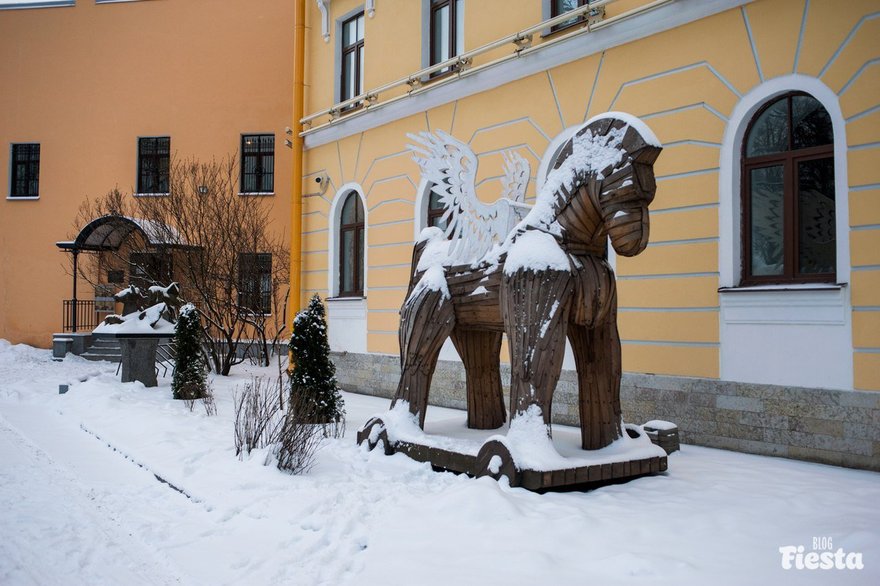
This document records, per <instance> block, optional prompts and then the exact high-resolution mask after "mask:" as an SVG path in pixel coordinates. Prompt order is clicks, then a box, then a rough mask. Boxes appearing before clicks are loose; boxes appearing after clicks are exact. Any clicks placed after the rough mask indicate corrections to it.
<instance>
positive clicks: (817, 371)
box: [718, 74, 853, 389]
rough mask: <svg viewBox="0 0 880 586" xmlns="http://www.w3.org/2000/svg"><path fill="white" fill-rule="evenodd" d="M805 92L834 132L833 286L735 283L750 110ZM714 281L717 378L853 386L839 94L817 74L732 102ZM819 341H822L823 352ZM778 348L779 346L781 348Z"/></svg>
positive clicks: (767, 85)
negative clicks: (717, 324)
mask: <svg viewBox="0 0 880 586" xmlns="http://www.w3.org/2000/svg"><path fill="white" fill-rule="evenodd" d="M792 91H802V92H806V93H808V94H810V95H811V96H813V97H814V98H816V99H817V100H818V101H819V102H820V103H821V104H822V106H823V107H824V108H825V110H826V111H827V112H828V115H829V116H830V118H831V123H832V127H833V132H834V150H833V153H834V190H835V194H834V203H835V215H836V225H835V229H836V239H837V254H836V257H837V274H836V282H837V285H834V284H824V285H823V284H807V285H799V284H791V283H790V284H779V285H763V286H760V287H740V286H739V284H740V282H741V279H742V227H741V223H742V213H741V200H742V193H741V187H742V183H741V179H742V178H741V170H742V164H741V163H742V161H741V156H742V143H743V138H744V137H745V132H746V130H747V128H748V125H749V123H750V122H751V120H752V118H753V117H754V115H755V113H756V112H757V111H758V109H759V108H761V107H762V106H763V105H764V104H766V103H768V102H769V101H771V100H773V99H774V98H775V97H777V96H780V95H783V94H786V93H788V92H792ZM720 157H721V158H720V164H721V167H720V171H719V174H718V175H719V177H718V181H719V185H718V195H719V206H718V222H719V227H718V230H719V242H718V255H719V258H718V270H719V275H718V282H719V286H720V290H719V294H718V296H719V306H720V312H719V313H720V315H719V319H720V332H719V334H720V336H719V339H720V342H721V349H720V350H721V351H720V353H719V360H720V364H719V373H720V376H721V379H722V380H738V381H743V382H756V383H769V384H780V385H795V386H804V387H823V388H842V389H852V388H853V365H852V355H853V353H852V308H851V301H850V288H849V287H846V286H842V285H845V284H847V283H848V282H849V280H850V272H851V261H850V246H849V236H850V229H849V188H848V184H849V181H848V178H847V141H846V121H845V119H844V117H843V114H842V112H841V110H840V103H839V100H838V97H837V95H836V94H835V93H834V92H833V91H832V90H831V89H829V88H828V86H826V85H825V84H824V83H822V82H821V81H819V80H818V79H815V78H812V77H808V76H804V75H797V74H794V75H786V76H783V77H778V78H774V79H772V80H769V81H766V82H764V83H762V84H760V85H758V86H756V87H755V88H753V89H752V90H751V91H749V92H748V93H747V94H746V95H745V96H743V97H742V99H741V100H740V101H739V103H737V105H736V106H735V107H734V109H733V112H732V113H731V115H730V118H729V120H728V123H727V128H726V129H725V132H724V138H723V141H722V144H721V155H720ZM817 345H821V346H822V350H821V352H819V351H817V350H816V348H817ZM780 348H783V349H784V350H781V349H780Z"/></svg>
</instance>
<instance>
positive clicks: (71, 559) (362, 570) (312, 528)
mask: <svg viewBox="0 0 880 586" xmlns="http://www.w3.org/2000/svg"><path fill="white" fill-rule="evenodd" d="M259 370H260V369H254V368H249V367H246V366H242V367H238V369H237V370H236V371H235V376H233V377H230V378H228V379H223V378H218V379H217V380H215V381H214V388H215V393H216V396H217V406H218V410H219V415H218V416H216V417H207V416H205V415H204V413H203V412H200V411H199V410H198V409H197V410H196V411H195V412H190V411H189V410H187V409H186V407H185V406H184V405H183V404H182V403H181V402H176V401H173V400H172V399H171V391H170V387H169V380H168V379H160V384H161V386H159V387H158V388H153V389H146V388H144V387H143V386H141V385H140V384H137V383H129V384H121V383H120V382H119V379H118V378H117V377H116V376H115V365H109V364H106V363H90V362H86V361H84V360H81V359H79V358H75V357H69V358H67V359H66V360H65V361H64V362H60V363H59V362H52V361H51V359H50V355H49V352H47V351H43V350H35V349H33V348H29V347H26V346H10V345H9V344H8V343H6V342H4V341H0V462H2V463H0V584H3V585H19V584H39V585H51V584H64V585H70V584H89V585H97V584H113V585H119V584H124V585H126V586H128V585H137V584H248V585H259V584H310V585H313V584H333V585H336V584H355V583H357V584H360V585H372V584H375V585H411V584H416V585H422V584H442V585H450V584H464V585H467V584H484V585H488V584H512V585H518V584H536V583H541V584H624V583H625V584H682V585H684V584H694V585H701V586H702V585H705V584H771V583H775V584H802V583H803V584H880V506H878V505H880V475H878V474H875V473H871V472H864V471H856V470H846V469H841V468H834V467H829V466H822V465H817V464H809V463H804V462H795V461H789V460H783V459H775V458H764V457H758V456H749V455H744V454H737V453H732V452H726V451H721V450H712V449H706V448H698V447H693V446H684V447H683V449H682V451H681V452H677V453H675V454H673V455H672V456H671V457H670V458H669V472H668V473H666V474H663V475H659V476H654V477H648V478H642V479H638V480H634V481H632V482H629V483H627V484H622V485H616V486H609V487H605V488H601V489H598V490H594V491H592V492H588V493H581V492H568V493H557V494H545V495H538V494H533V493H530V492H527V491H525V490H522V489H511V488H509V487H508V486H506V485H505V484H504V483H497V482H495V481H493V480H490V479H480V480H474V479H470V478H467V477H464V476H455V475H453V474H445V473H444V474H439V473H435V472H432V471H431V469H430V468H429V467H428V466H427V465H424V464H418V463H415V462H413V461H410V460H408V459H407V458H406V457H405V456H403V455H395V456H392V457H386V456H384V455H382V454H381V452H380V451H378V450H377V451H376V452H372V453H371V452H366V451H365V450H363V449H361V448H359V447H357V446H356V445H355V443H354V435H355V431H356V428H357V427H358V426H359V425H361V424H362V423H363V422H365V421H366V420H367V419H368V418H369V416H370V415H373V414H376V413H379V412H382V411H384V410H386V409H387V407H388V402H387V401H385V400H381V399H375V398H371V397H366V396H360V395H354V394H350V393H346V394H345V395H344V396H345V401H346V407H347V411H348V422H349V425H348V432H347V434H346V436H345V438H343V439H341V440H331V441H328V442H327V443H326V445H325V446H324V448H323V449H322V451H321V452H320V453H319V455H318V458H317V462H316V465H315V467H314V468H313V469H312V471H311V472H310V473H309V474H307V475H304V476H290V475H288V474H285V473H282V472H279V471H278V470H277V469H276V468H274V467H271V466H269V467H267V466H263V462H264V459H265V455H266V454H265V452H261V453H254V454H252V456H251V457H250V458H249V459H247V460H245V461H239V460H238V459H237V458H236V457H235V455H234V450H233V433H232V430H233V425H232V417H233V408H232V401H231V396H232V392H233V390H234V389H235V387H236V386H238V385H242V384H243V382H244V381H246V380H248V379H249V377H250V376H251V374H252V373H254V372H257V371H259ZM262 374H270V370H269V369H267V370H265V371H262ZM62 383H64V384H70V385H71V386H70V392H69V393H67V394H66V395H59V394H58V385H59V384H62ZM451 418H458V419H459V420H460V421H461V422H462V423H461V424H460V425H462V426H463V425H464V424H463V421H464V420H463V416H462V414H461V413H460V412H456V411H451V410H446V409H440V408H432V409H431V410H430V411H429V425H436V426H438V427H445V428H447V429H448V428H449V427H450V425H452V426H454V425H455V424H454V423H452V424H451V423H450V419H451ZM158 478H161V479H162V480H163V481H164V482H163V481H160V480H158ZM814 538H816V539H819V540H820V541H822V542H821V543H819V544H818V545H820V546H822V547H825V546H827V545H828V543H827V540H829V539H830V540H831V547H832V551H835V552H836V551H837V550H838V549H842V550H843V551H844V552H855V553H860V554H861V558H862V563H863V565H864V568H863V569H861V570H846V569H843V570H838V569H828V570H821V569H815V570H809V569H800V570H798V569H796V568H795V567H792V568H791V569H788V570H786V569H783V567H782V555H781V554H780V551H779V550H780V548H781V547H785V546H800V545H802V546H804V548H805V553H810V552H812V551H813V543H814Z"/></svg>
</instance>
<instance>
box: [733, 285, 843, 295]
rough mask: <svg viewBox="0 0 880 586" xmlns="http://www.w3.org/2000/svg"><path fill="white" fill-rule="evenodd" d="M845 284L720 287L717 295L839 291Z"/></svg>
mask: <svg viewBox="0 0 880 586" xmlns="http://www.w3.org/2000/svg"><path fill="white" fill-rule="evenodd" d="M846 286H847V283H791V284H788V285H783V284H778V285H747V286H738V287H720V288H719V289H718V292H719V293H754V292H762V291H839V290H840V289H843V288H844V287H846Z"/></svg>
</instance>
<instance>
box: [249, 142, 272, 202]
mask: <svg viewBox="0 0 880 586" xmlns="http://www.w3.org/2000/svg"><path fill="white" fill-rule="evenodd" d="M274 191H275V135H274V134H245V135H242V137H241V193H273V192H274Z"/></svg>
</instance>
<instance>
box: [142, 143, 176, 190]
mask: <svg viewBox="0 0 880 586" xmlns="http://www.w3.org/2000/svg"><path fill="white" fill-rule="evenodd" d="M170 167H171V137H169V136H149V137H143V138H139V139H138V181H137V191H138V193H144V194H146V193H152V194H156V193H163V194H164V193H168V171H169V169H170Z"/></svg>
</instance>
